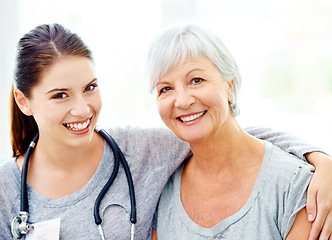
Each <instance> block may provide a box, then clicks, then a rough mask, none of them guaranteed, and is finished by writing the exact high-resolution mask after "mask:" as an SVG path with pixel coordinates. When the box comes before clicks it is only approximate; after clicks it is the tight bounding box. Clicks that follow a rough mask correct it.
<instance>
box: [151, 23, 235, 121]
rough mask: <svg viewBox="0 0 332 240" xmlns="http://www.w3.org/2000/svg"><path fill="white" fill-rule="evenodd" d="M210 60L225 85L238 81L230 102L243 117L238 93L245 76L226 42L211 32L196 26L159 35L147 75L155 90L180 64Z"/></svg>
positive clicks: (170, 30)
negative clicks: (165, 76)
mask: <svg viewBox="0 0 332 240" xmlns="http://www.w3.org/2000/svg"><path fill="white" fill-rule="evenodd" d="M202 55H204V56H206V57H208V58H209V59H210V60H211V61H212V62H213V63H214V64H215V65H216V66H217V68H218V69H219V71H220V73H221V76H222V78H223V79H224V80H225V81H231V80H234V85H233V91H234V92H233V99H232V101H231V102H230V106H231V108H232V111H233V114H234V116H237V115H238V114H239V106H238V92H239V90H240V86H241V76H240V73H239V69H238V67H237V64H236V63H235V61H234V59H233V57H232V55H231V54H230V53H229V51H228V50H227V49H226V47H225V45H224V44H223V43H222V41H221V40H220V39H219V38H218V37H217V36H216V35H214V34H213V33H211V32H210V31H208V30H206V29H203V28H200V27H197V26H194V25H186V26H184V27H174V28H171V29H168V30H166V31H165V32H163V33H162V34H161V35H159V36H158V37H157V38H156V39H155V40H154V41H153V43H152V45H151V47H150V50H149V53H148V60H147V68H146V75H147V78H148V79H149V82H150V90H153V89H154V88H155V86H156V83H157V81H158V80H159V79H160V78H161V77H163V76H164V75H165V74H166V73H167V72H168V71H169V70H170V68H172V67H173V66H174V65H175V64H176V63H177V62H178V61H185V60H186V59H187V58H193V59H196V58H199V57H200V56H202Z"/></svg>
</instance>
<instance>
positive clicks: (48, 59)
mask: <svg viewBox="0 0 332 240" xmlns="http://www.w3.org/2000/svg"><path fill="white" fill-rule="evenodd" d="M17 48H18V52H17V55H16V68H15V72H14V82H13V84H12V93H11V98H10V124H11V143H12V151H13V157H17V156H21V155H23V154H24V153H25V152H26V150H27V148H28V146H29V144H30V141H31V140H32V138H33V137H34V135H35V134H37V132H38V126H37V123H36V121H35V120H34V118H33V117H32V116H26V115H25V114H23V113H22V112H21V110H20V109H19V107H18V106H17V104H16V102H15V98H14V88H18V89H19V90H20V91H21V92H22V93H23V94H24V96H26V97H27V98H29V97H30V95H31V89H32V88H33V87H34V86H36V85H37V84H38V83H39V81H40V79H41V77H42V76H43V74H44V73H45V72H46V71H47V70H48V69H49V68H50V67H51V66H52V65H53V64H54V63H55V62H56V61H57V60H58V59H59V58H61V57H63V56H79V57H87V58H88V59H90V60H93V58H92V53H91V51H90V50H89V49H88V47H87V46H86V45H85V44H84V42H83V41H82V39H81V38H80V37H79V36H77V34H75V33H72V32H71V31H69V30H68V29H66V28H64V27H63V26H61V25H60V24H51V25H48V24H43V25H40V26H37V27H36V28H34V29H32V30H31V31H30V32H28V33H27V34H25V35H24V36H23V37H22V38H21V39H20V40H19V42H18V46H17Z"/></svg>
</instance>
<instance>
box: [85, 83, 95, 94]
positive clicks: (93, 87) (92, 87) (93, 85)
mask: <svg viewBox="0 0 332 240" xmlns="http://www.w3.org/2000/svg"><path fill="white" fill-rule="evenodd" d="M96 87H97V84H96V83H94V84H90V85H89V86H87V87H86V88H85V89H84V92H89V91H90V92H91V91H93V90H94V89H95V88H96Z"/></svg>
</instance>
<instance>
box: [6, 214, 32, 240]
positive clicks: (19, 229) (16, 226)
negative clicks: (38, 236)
mask: <svg viewBox="0 0 332 240" xmlns="http://www.w3.org/2000/svg"><path fill="white" fill-rule="evenodd" d="M27 221H28V213H27V212H20V216H19V217H15V218H14V219H13V221H12V224H11V231H12V234H13V236H14V237H15V238H17V239H21V238H22V237H23V236H24V235H26V234H28V232H29V231H30V230H31V226H30V224H29V223H27Z"/></svg>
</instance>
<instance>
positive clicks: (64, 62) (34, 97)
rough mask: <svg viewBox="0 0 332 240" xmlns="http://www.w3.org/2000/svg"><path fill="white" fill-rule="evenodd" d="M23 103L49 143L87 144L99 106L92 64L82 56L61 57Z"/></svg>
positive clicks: (94, 124) (98, 94)
mask: <svg viewBox="0 0 332 240" xmlns="http://www.w3.org/2000/svg"><path fill="white" fill-rule="evenodd" d="M27 104H28V106H29V108H30V112H31V115H32V116H33V117H34V118H35V120H36V122H37V125H38V129H39V133H40V136H41V137H43V138H44V139H47V141H49V142H50V144H51V143H56V142H57V143H60V144H67V145H71V146H84V145H85V144H88V143H89V142H90V140H91V137H92V134H93V130H94V128H95V126H96V123H97V119H98V116H99V112H100V109H101V106H102V102H101V97H100V93H99V89H98V81H97V79H96V77H95V73H94V65H93V63H92V62H91V60H89V59H88V58H86V57H63V58H61V59H60V60H58V61H57V62H56V63H55V64H54V65H53V66H51V68H50V69H48V70H47V71H46V72H45V73H44V75H43V76H42V77H41V79H40V82H39V83H38V84H37V85H36V86H34V87H33V88H32V92H31V97H30V98H29V99H27Z"/></svg>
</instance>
